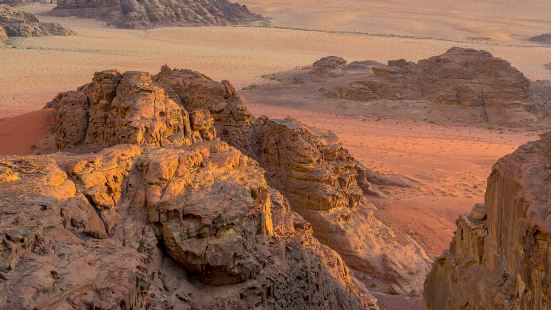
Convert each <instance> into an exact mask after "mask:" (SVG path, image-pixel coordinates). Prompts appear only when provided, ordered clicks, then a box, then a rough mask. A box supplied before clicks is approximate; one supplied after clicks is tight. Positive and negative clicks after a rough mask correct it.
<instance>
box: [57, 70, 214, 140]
mask: <svg viewBox="0 0 551 310" xmlns="http://www.w3.org/2000/svg"><path fill="white" fill-rule="evenodd" d="M49 106H50V107H55V108H56V124H58V126H57V127H56V129H55V130H56V132H55V138H56V146H57V148H58V149H60V150H65V149H69V148H74V147H78V146H81V145H85V146H95V147H106V146H112V145H116V144H123V143H127V144H136V145H143V146H145V145H155V146H169V145H172V146H181V145H190V144H192V143H194V142H199V141H209V140H213V139H214V138H215V137H216V130H215V128H214V127H213V122H214V121H213V119H212V116H211V115H210V112H209V111H208V110H196V111H192V113H188V111H187V110H186V109H185V108H184V107H183V106H182V105H181V104H180V102H179V101H178V102H176V101H175V100H173V99H172V98H170V97H169V96H168V94H167V93H166V91H165V90H164V89H163V88H162V87H160V86H157V85H156V84H155V83H154V82H153V76H152V75H150V74H148V73H144V72H126V73H124V74H120V73H119V72H117V71H104V72H99V73H96V74H95V76H94V79H93V81H92V83H90V84H87V85H85V86H83V87H81V88H79V90H77V91H74V92H68V93H63V94H60V95H58V96H57V97H56V98H55V99H54V100H53V101H52V102H51V103H50V104H49Z"/></svg>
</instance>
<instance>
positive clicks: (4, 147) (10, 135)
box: [0, 109, 54, 155]
mask: <svg viewBox="0 0 551 310" xmlns="http://www.w3.org/2000/svg"><path fill="white" fill-rule="evenodd" d="M53 120H54V113H53V110H52V109H43V110H38V111H33V112H29V113H25V114H21V115H18V116H14V117H10V118H4V119H0V155H26V154H31V153H32V148H33V146H34V145H36V144H37V143H38V142H39V141H40V140H42V139H43V138H44V137H45V136H46V134H47V133H48V126H49V124H50V123H51V122H53Z"/></svg>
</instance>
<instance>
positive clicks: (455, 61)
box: [306, 47, 530, 106]
mask: <svg viewBox="0 0 551 310" xmlns="http://www.w3.org/2000/svg"><path fill="white" fill-rule="evenodd" d="M331 58H332V57H328V58H325V59H322V60H321V61H318V62H316V63H315V65H314V66H312V69H311V71H310V72H309V74H307V75H306V76H308V75H310V74H311V75H314V76H319V73H320V72H324V71H325V70H332V71H333V72H335V71H336V70H338V71H339V72H340V73H341V74H335V75H333V77H335V78H338V77H344V76H345V75H346V76H347V77H348V78H349V79H350V80H351V81H349V82H348V83H344V84H342V85H339V86H337V87H335V88H332V89H328V90H327V95H328V96H334V97H339V98H344V99H351V100H360V101H367V100H374V99H391V100H397V99H426V100H429V101H432V102H435V103H439V104H452V105H464V106H481V105H490V106H492V105H503V104H505V103H508V102H517V101H518V102H523V101H527V100H528V99H529V91H528V89H529V87H530V81H529V80H528V79H526V78H525V77H524V75H523V74H522V73H521V72H520V71H518V70H517V69H515V68H513V67H511V64H510V63H508V62H507V61H505V60H503V59H500V58H496V57H493V56H492V55H491V54H490V53H488V52H485V51H479V50H474V49H464V48H458V47H453V48H451V49H449V50H448V51H447V52H446V53H444V54H442V55H440V56H434V57H431V58H429V59H424V60H421V61H419V62H418V63H413V62H408V61H405V60H393V61H389V62H388V65H387V66H385V65H380V64H377V63H375V62H353V63H351V64H350V65H347V64H346V61H345V60H344V59H340V58H339V59H338V60H336V62H333V63H328V62H327V59H331ZM333 59H337V58H333ZM324 60H325V62H324ZM320 62H321V63H320ZM316 64H317V65H316ZM370 71H371V72H370ZM353 75H358V76H357V77H353Z"/></svg>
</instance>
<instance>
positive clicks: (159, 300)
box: [0, 141, 376, 309]
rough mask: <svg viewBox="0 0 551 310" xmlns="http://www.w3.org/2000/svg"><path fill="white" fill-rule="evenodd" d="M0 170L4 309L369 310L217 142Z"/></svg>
mask: <svg viewBox="0 0 551 310" xmlns="http://www.w3.org/2000/svg"><path fill="white" fill-rule="evenodd" d="M0 165H1V166H2V167H6V168H8V167H9V169H11V170H12V172H13V173H15V174H16V175H17V176H18V178H19V179H18V180H15V181H13V180H12V181H10V182H5V181H4V180H3V181H2V186H1V187H0V197H1V198H0V204H1V206H2V208H1V210H2V211H1V212H2V217H0V218H1V221H0V255H1V257H2V260H1V265H0V278H1V280H0V289H1V290H2V292H3V294H2V296H1V297H0V305H3V306H4V307H8V308H43V307H47V308H71V309H72V308H82V307H90V308H100V309H111V308H127V309H128V308H131V309H138V308H139V309H142V308H144V309H145V308H154V309H167V308H172V307H176V308H178V307H180V308H182V307H183V308H202V309H223V308H224V309H226V308H231V309H236V308H243V307H244V308H251V307H259V308H271V307H273V308H300V307H303V308H304V307H306V308H308V307H314V308H331V309H333V308H339V309H360V308H375V307H376V306H375V305H374V300H373V299H372V298H371V297H370V295H369V293H368V292H366V291H365V289H364V288H363V287H362V286H361V285H360V284H358V283H356V282H355V280H354V279H353V278H352V277H351V276H350V273H349V272H348V269H347V268H346V266H345V265H344V263H343V261H342V259H340V257H339V256H338V255H337V254H336V253H335V252H333V251H331V250H330V249H328V248H327V247H324V246H322V245H320V244H319V243H318V242H317V241H316V240H315V239H313V237H312V232H311V229H310V228H309V225H308V224H307V223H306V222H304V220H302V219H301V218H300V217H299V216H298V215H294V214H293V213H292V212H291V211H290V210H289V207H288V205H287V204H286V202H285V200H284V199H283V198H282V197H281V196H280V195H279V194H278V193H277V192H276V191H274V190H271V189H270V188H268V186H267V184H266V181H265V180H264V177H263V174H262V170H261V169H260V168H259V167H258V165H257V164H256V163H255V162H254V161H252V160H250V159H249V158H247V157H246V156H244V155H242V154H241V153H240V152H239V151H238V150H236V149H234V148H232V147H230V146H228V145H227V144H225V143H224V142H220V141H212V142H202V143H198V144H194V145H192V146H189V147H179V148H161V147H145V148H142V147H138V146H135V145H117V146H113V147H111V148H107V149H104V150H102V151H100V152H99V153H97V154H83V155H76V154H56V155H49V156H30V157H9V158H6V157H4V158H2V159H1V160H0ZM29 189H31V190H29ZM197 282H198V283H197Z"/></svg>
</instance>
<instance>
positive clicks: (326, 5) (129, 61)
mask: <svg viewBox="0 0 551 310" xmlns="http://www.w3.org/2000/svg"><path fill="white" fill-rule="evenodd" d="M313 2H314V1H310V0H303V1H299V2H295V1H244V2H243V3H245V4H248V5H249V6H250V7H251V8H253V9H257V10H258V11H259V12H261V13H264V14H266V15H267V16H270V17H272V18H273V20H272V23H273V26H275V27H278V25H282V26H283V27H287V26H289V25H291V26H296V27H299V28H308V27H310V26H312V27H313V28H312V29H318V30H313V31H312V30H293V29H281V28H273V27H172V28H157V29H149V30H121V29H113V28H109V27H107V26H105V25H104V24H102V23H100V22H97V21H94V20H83V19H77V18H59V17H50V16H43V15H40V18H41V19H42V20H44V21H53V22H59V23H61V24H63V25H65V26H68V27H70V28H71V29H73V30H75V31H76V32H77V33H78V34H77V35H76V36H71V37H42V38H12V39H10V40H9V41H8V42H7V44H3V45H2V43H0V68H1V70H0V85H1V87H0V117H2V116H10V115H16V114H20V113H24V112H28V111H32V110H35V109H38V108H40V107H42V106H43V105H44V103H45V102H47V101H48V100H50V99H51V98H52V97H53V96H55V94H57V93H58V92H60V91H65V90H69V89H74V88H75V87H77V86H79V85H82V84H84V83H86V82H88V81H89V80H90V77H91V75H92V73H93V72H95V71H98V70H104V69H111V68H116V69H119V70H142V71H149V72H157V71H158V70H159V68H160V67H161V66H162V65H164V64H169V65H170V66H172V67H178V68H190V69H194V70H199V71H201V72H203V73H205V74H207V75H209V76H211V77H212V78H214V79H216V80H222V79H226V80H230V81H232V82H233V83H234V84H235V85H236V87H237V88H242V87H245V86H247V85H250V84H254V83H258V82H261V81H262V78H261V76H262V75H264V74H268V73H272V72H277V71H284V70H289V69H292V68H294V67H297V66H303V65H307V64H311V63H312V62H313V61H315V60H317V59H319V58H321V57H323V56H327V55H338V56H341V57H344V58H346V59H348V60H350V61H354V60H366V59H373V60H377V61H381V62H386V61H387V60H390V59H400V58H405V59H408V60H414V61H415V60H419V59H422V58H426V57H430V56H433V55H437V54H441V53H443V52H445V51H446V50H447V49H448V48H449V47H451V46H455V45H461V46H464V47H473V48H479V49H485V50H488V51H490V52H492V53H493V54H494V55H496V56H498V57H502V58H505V59H507V60H509V61H510V62H511V63H512V64H513V65H514V66H516V67H517V68H519V69H520V70H521V71H522V72H524V73H525V74H526V75H527V76H528V77H529V78H530V79H547V78H550V76H549V75H550V73H551V71H550V70H548V69H546V68H545V64H547V63H550V62H551V46H543V45H538V44H534V43H533V42H528V41H526V40H524V39H526V38H527V35H528V34H526V38H524V37H522V40H520V39H519V40H520V41H519V40H517V39H515V40H509V41H497V40H492V39H490V40H484V41H480V40H473V39H468V38H467V39H462V40H460V41H461V42H457V41H454V40H451V39H442V38H441V37H448V38H454V35H453V32H452V31H451V30H450V31H449V33H447V34H446V35H445V36H444V35H442V36H440V37H437V36H435V37H427V34H425V33H423V31H421V30H415V29H416V28H415V27H413V24H412V26H411V27H413V28H411V30H410V31H414V32H417V31H418V32H419V34H420V35H419V36H417V37H413V36H412V37H408V35H409V32H407V31H406V32H404V34H405V36H396V35H401V34H400V33H399V32H398V31H400V29H396V33H393V34H388V33H387V34H385V33H380V32H379V30H381V29H382V28H385V27H388V29H392V27H393V25H397V24H398V25H404V26H403V27H406V28H407V27H410V26H407V24H408V21H407V20H404V21H401V22H397V19H400V18H401V17H395V16H394V15H389V17H388V19H385V21H384V23H383V24H384V25H380V26H377V27H375V28H374V30H372V29H371V25H370V24H369V23H367V24H365V23H363V24H362V23H360V24H354V23H353V24H351V26H346V24H347V22H346V21H347V18H345V17H343V18H341V17H339V16H340V15H341V14H345V15H346V14H352V13H350V12H356V13H354V14H365V16H364V15H362V18H361V20H370V16H371V15H373V14H376V15H380V16H384V15H381V14H383V13H384V12H386V11H385V10H383V11H379V13H376V12H377V11H373V12H372V11H370V10H371V9H370V7H365V4H361V3H363V1H319V2H318V1H316V3H318V4H317V5H313ZM379 2H380V1H379ZM540 2H541V3H543V2H545V1H540ZM297 3H298V4H297ZM390 3H393V2H390ZM360 4H361V5H360ZM309 5H312V7H314V9H312V10H313V12H314V13H315V12H317V11H318V10H321V9H323V10H322V11H321V12H319V14H318V15H319V16H318V17H317V19H316V20H318V22H316V23H314V22H311V20H312V19H308V18H303V19H300V18H298V17H297V18H296V19H297V20H296V21H295V22H294V23H292V24H288V23H286V22H285V21H284V20H283V21H282V17H281V16H292V14H294V15H297V14H304V15H311V14H314V13H312V12H310V10H307V8H308V6H309ZM358 5H360V7H358ZM396 5H397V4H396ZM407 7H411V8H414V7H416V6H415V3H413V4H411V5H408V6H405V8H407ZM421 7H424V6H421ZM51 8H52V5H29V6H25V7H22V9H23V10H26V11H30V12H33V13H35V14H43V13H46V12H47V11H48V10H50V9H51ZM412 10H413V9H412ZM549 10H551V9H542V10H541V11H538V14H540V13H541V14H543V13H545V12H548V11H549ZM272 12H273V13H272ZM286 12H287V13H286ZM347 12H348V13H347ZM389 12H392V11H389ZM408 12H409V11H407V10H406V12H405V13H401V14H406V13H407V14H410V15H412V16H414V15H415V14H416V11H415V10H414V11H411V12H409V13H408ZM490 12H491V11H490ZM271 14H273V15H271ZM327 14H330V15H331V14H332V15H331V16H335V17H334V18H336V19H337V20H338V21H341V22H339V23H337V22H335V24H336V25H335V26H331V25H326V24H324V22H321V21H326V20H329V19H328V17H327V16H326V15H327ZM389 14H390V13H389ZM407 14H406V15H407ZM419 14H420V13H419ZM465 14H467V13H465ZM518 14H519V15H520V16H523V15H522V12H520V13H518ZM436 15H437V14H436ZM436 15H434V16H432V17H431V16H425V17H423V16H424V15H422V16H420V17H419V18H420V21H419V22H422V23H423V25H424V26H423V27H422V28H430V29H441V28H442V27H441V26H439V25H438V23H437V20H439V19H440V17H438V16H436ZM400 16H401V15H400ZM537 16H539V15H537ZM547 16H549V14H547ZM437 17H438V18H437ZM379 18H382V17H379ZM489 18H490V17H487V18H486V19H489ZM518 19H519V20H520V19H521V18H520V17H519V18H518ZM340 25H343V26H340ZM538 25H540V26H541V32H545V31H544V30H545V29H549V31H550V32H551V24H550V23H545V22H544V21H541V23H539V24H538ZM383 26H384V27H383ZM342 27H345V28H342ZM346 27H358V28H355V29H356V30H357V31H359V32H365V33H349V32H347V31H344V32H342V31H341V30H339V29H347V28H346ZM378 27H382V28H378ZM495 27H498V26H495ZM508 27H509V26H508ZM508 27H507V28H504V29H503V31H505V32H508V31H509V28H508ZM538 27H539V26H538ZM500 29H501V28H500ZM514 29H515V27H513V28H512V29H511V30H510V31H512V30H514ZM538 29H540V28H538ZM335 30H337V32H335ZM529 32H534V35H535V34H537V33H536V31H535V30H533V31H532V30H531V31H529ZM366 33H373V34H366ZM508 33H509V32H508ZM538 33H539V32H538ZM511 36H512V35H511ZM421 37H425V38H421ZM512 37H514V36H512ZM515 38H516V37H515ZM519 42H520V44H519Z"/></svg>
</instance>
